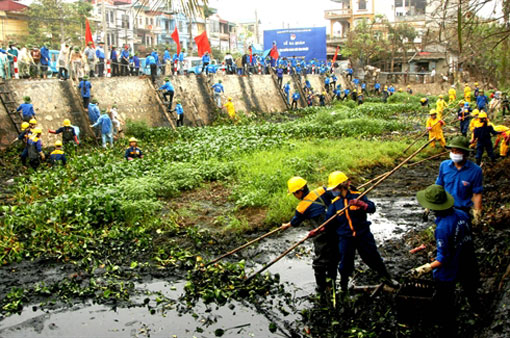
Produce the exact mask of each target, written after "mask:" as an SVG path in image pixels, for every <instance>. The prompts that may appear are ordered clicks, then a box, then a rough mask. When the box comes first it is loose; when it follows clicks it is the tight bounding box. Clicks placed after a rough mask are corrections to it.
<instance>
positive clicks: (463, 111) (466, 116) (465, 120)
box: [457, 107, 471, 136]
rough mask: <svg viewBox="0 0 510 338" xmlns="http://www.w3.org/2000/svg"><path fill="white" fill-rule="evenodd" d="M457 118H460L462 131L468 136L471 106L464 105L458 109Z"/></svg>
mask: <svg viewBox="0 0 510 338" xmlns="http://www.w3.org/2000/svg"><path fill="white" fill-rule="evenodd" d="M457 118H458V119H459V120H460V132H461V133H462V135H464V136H466V135H467V132H468V130H469V124H470V123H471V108H470V107H462V108H460V109H459V110H458V111H457Z"/></svg>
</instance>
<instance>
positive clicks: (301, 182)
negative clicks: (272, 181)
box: [287, 176, 307, 195]
mask: <svg viewBox="0 0 510 338" xmlns="http://www.w3.org/2000/svg"><path fill="white" fill-rule="evenodd" d="M306 183H307V182H306V180H305V179H304V178H302V177H299V176H294V177H291V178H290V179H289V180H288V181H287V187H288V188H289V195H290V194H293V193H295V192H296V191H299V190H301V189H303V188H304V187H305V185H306Z"/></svg>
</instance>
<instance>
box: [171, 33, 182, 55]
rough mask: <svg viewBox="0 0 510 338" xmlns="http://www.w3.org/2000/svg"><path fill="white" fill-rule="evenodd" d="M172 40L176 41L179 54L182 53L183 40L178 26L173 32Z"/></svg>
mask: <svg viewBox="0 0 510 338" xmlns="http://www.w3.org/2000/svg"><path fill="white" fill-rule="evenodd" d="M171 36H172V40H174V41H175V44H176V45H177V55H179V54H180V53H181V42H180V41H179V32H178V31H177V26H175V29H174V32H173V33H172V35H171Z"/></svg>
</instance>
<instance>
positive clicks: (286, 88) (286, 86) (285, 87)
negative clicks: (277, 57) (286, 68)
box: [280, 66, 290, 104]
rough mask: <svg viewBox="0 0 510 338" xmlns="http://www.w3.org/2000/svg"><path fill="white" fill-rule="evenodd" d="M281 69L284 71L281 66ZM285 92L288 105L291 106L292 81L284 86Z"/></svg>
mask: <svg viewBox="0 0 510 338" xmlns="http://www.w3.org/2000/svg"><path fill="white" fill-rule="evenodd" d="M280 68H281V69H283V68H282V67H281V66H280ZM283 91H284V93H285V96H286V97H287V104H290V81H287V83H286V84H285V86H283Z"/></svg>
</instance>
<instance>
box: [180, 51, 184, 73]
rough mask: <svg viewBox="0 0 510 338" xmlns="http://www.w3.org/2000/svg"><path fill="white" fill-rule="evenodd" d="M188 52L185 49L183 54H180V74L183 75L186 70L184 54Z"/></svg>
mask: <svg viewBox="0 0 510 338" xmlns="http://www.w3.org/2000/svg"><path fill="white" fill-rule="evenodd" d="M185 52H186V50H185V49H183V50H181V52H180V53H179V74H182V72H183V70H184V57H185V55H184V53H185Z"/></svg>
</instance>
